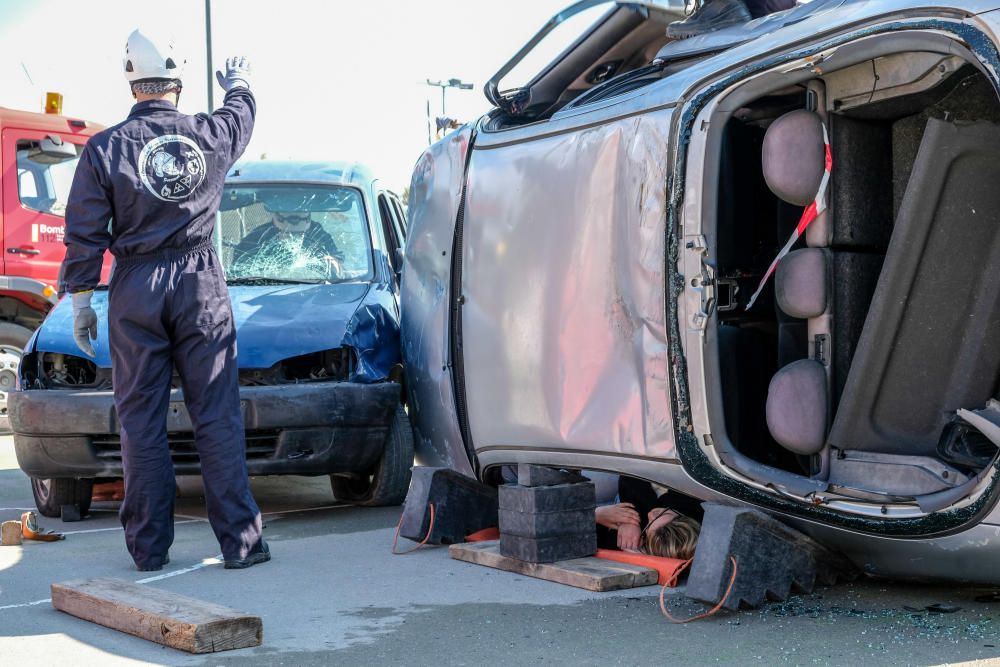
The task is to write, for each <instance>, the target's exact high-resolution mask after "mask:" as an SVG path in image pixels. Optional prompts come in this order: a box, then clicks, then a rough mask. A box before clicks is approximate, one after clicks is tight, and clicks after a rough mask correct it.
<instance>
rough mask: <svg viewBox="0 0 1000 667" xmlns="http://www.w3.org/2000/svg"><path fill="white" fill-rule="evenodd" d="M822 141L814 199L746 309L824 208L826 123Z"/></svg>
mask: <svg viewBox="0 0 1000 667" xmlns="http://www.w3.org/2000/svg"><path fill="white" fill-rule="evenodd" d="M823 143H824V145H825V146H826V166H825V168H824V170H823V180H822V181H820V184H819V192H817V193H816V199H814V200H813V203H811V204H809V206H807V207H806V210H805V211H803V212H802V218H801V219H799V224H798V225H796V226H795V231H793V232H792V235H791V237H789V239H788V242H787V243H785V246H784V247H783V248H782V249H781V251H780V252H779V253H778V256H777V257H775V258H774V261H773V262H771V266H769V267H768V269H767V273H765V274H764V277H763V278H761V279H760V284H759V285H757V291H756V292H754V293H753V296H752V297H750V302H749V303H747V307H746V309H747V310H750V309H751V308H753V304H754V302H755V301H757V297H759V296H760V293H761V292H763V291H764V286H765V285H767V281H768V280H770V279H771V276H772V275H773V274H774V272H775V270H777V268H778V262H780V261H781V260H782V259H784V258H785V255H787V254H788V253H789V252H791V250H792V246H794V245H795V242H796V241H798V240H799V238H800V237H801V236H802V235H803V234H804V233H805V231H806V228H807V227H809V225H811V224H812V222H813V221H814V220H815V219H816V218H818V217H819V216H820V214H822V213H823V211H825V210H826V191H827V188H828V187H829V186H830V174H831V172H832V171H833V154H832V153H831V152H830V137H829V135H828V134H827V133H826V125H823Z"/></svg>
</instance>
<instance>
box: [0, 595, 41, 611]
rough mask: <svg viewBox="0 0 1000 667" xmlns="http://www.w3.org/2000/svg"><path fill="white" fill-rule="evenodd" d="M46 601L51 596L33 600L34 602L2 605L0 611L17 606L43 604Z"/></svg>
mask: <svg viewBox="0 0 1000 667" xmlns="http://www.w3.org/2000/svg"><path fill="white" fill-rule="evenodd" d="M46 602H52V598H45V599H44V600H35V601H34V602H22V603H21V604H9V605H6V606H4V607H0V611H3V610H4V609H17V608H19V607H35V606H37V605H40V604H45V603H46Z"/></svg>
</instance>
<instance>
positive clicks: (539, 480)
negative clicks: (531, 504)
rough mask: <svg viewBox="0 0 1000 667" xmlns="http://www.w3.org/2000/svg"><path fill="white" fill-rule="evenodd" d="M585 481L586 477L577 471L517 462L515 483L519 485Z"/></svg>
mask: <svg viewBox="0 0 1000 667" xmlns="http://www.w3.org/2000/svg"><path fill="white" fill-rule="evenodd" d="M586 481H587V478H586V477H584V476H583V475H581V474H580V473H578V472H567V471H565V470H557V469H555V468H549V467H547V466H536V465H532V464H530V463H519V464H518V466H517V483H518V484H520V485H521V486H556V485H557V484H579V483H580V482H586Z"/></svg>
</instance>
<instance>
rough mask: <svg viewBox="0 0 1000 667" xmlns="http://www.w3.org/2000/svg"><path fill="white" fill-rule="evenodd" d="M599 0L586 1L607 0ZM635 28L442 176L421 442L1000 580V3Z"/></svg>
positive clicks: (606, 29) (420, 175) (424, 207)
mask: <svg viewBox="0 0 1000 667" xmlns="http://www.w3.org/2000/svg"><path fill="white" fill-rule="evenodd" d="M593 4H595V3H593V2H584V3H578V5H576V6H574V7H575V8H576V9H580V8H582V7H583V6H590V5H593ZM682 4H683V3H680V2H673V3H642V2H638V3H636V2H618V3H606V5H607V11H606V12H605V13H604V14H603V15H602V16H601V17H600V18H598V19H597V20H596V22H594V23H593V24H592V25H591V26H590V27H588V28H587V29H586V30H584V31H583V32H582V34H580V36H579V38H578V39H576V41H575V42H573V44H572V45H571V46H570V47H569V48H567V49H565V50H564V51H562V53H561V54H560V55H559V56H558V57H557V58H556V59H555V60H554V61H553V62H551V63H550V64H549V65H548V66H547V67H545V68H543V69H542V70H541V71H540V72H539V73H538V74H537V75H535V76H534V77H533V78H530V79H529V80H528V83H526V84H524V85H519V86H516V87H513V88H511V87H505V86H504V81H503V78H504V77H505V76H506V75H507V73H508V72H511V71H512V70H513V69H514V68H515V66H516V65H517V64H518V63H517V61H518V60H520V58H522V57H523V56H524V55H525V54H526V53H527V52H528V51H530V47H532V46H533V45H534V44H535V43H536V42H537V41H539V40H541V39H542V38H543V37H544V35H545V32H546V31H547V30H549V29H551V28H552V27H553V26H554V25H556V24H558V23H559V22H560V21H561V20H563V19H564V18H565V17H566V16H567V15H569V14H572V11H573V8H571V10H568V11H567V12H565V13H564V14H562V15H560V16H559V17H557V18H556V19H554V20H553V21H552V22H550V24H549V26H546V28H545V29H544V30H543V32H542V33H540V34H539V36H538V37H537V38H536V39H535V40H533V41H532V43H531V44H529V45H528V47H526V48H525V49H523V50H522V52H521V53H519V54H518V56H517V57H516V58H515V60H514V61H512V63H508V65H507V66H505V67H504V68H503V69H502V70H501V72H500V74H499V75H498V76H497V77H495V78H494V80H493V81H491V82H490V84H488V86H487V96H488V97H489V98H490V100H491V101H492V102H493V104H494V105H495V108H494V109H493V110H492V111H491V112H490V113H489V114H487V115H486V116H484V117H483V118H481V119H479V120H478V121H477V122H476V123H474V124H472V125H469V126H466V127H464V128H462V129H461V130H459V131H457V132H456V133H454V134H452V135H450V136H448V137H446V138H445V139H443V140H442V141H440V142H438V143H437V144H435V145H434V146H432V147H431V148H430V149H428V151H427V152H426V153H425V154H424V155H423V156H422V157H421V158H420V160H419V161H418V163H417V165H416V169H415V172H414V175H413V181H412V185H411V191H410V208H409V212H410V234H409V239H408V246H407V251H406V258H405V264H404V271H403V282H402V295H401V299H402V323H401V326H402V333H401V335H402V344H403V357H404V361H405V364H406V367H407V382H408V391H409V394H410V406H411V413H412V416H413V420H414V427H415V432H416V435H417V441H418V442H417V449H418V454H419V456H420V457H422V458H423V459H424V460H425V461H428V462H434V463H438V464H445V465H450V466H452V467H454V468H456V469H458V470H460V471H464V472H466V473H469V474H475V475H477V476H479V477H480V478H482V479H487V480H490V479H491V478H492V475H493V474H494V472H493V471H494V470H496V469H497V467H498V466H500V465H503V464H510V463H516V462H528V463H540V464H547V465H555V466H563V467H570V468H588V469H597V470H608V471H612V472H618V473H622V474H627V475H632V476H635V477H639V478H643V479H647V480H651V481H654V482H657V483H660V484H664V485H667V486H670V487H672V488H675V489H677V490H679V491H682V492H684V493H688V494H690V495H692V496H696V497H699V498H703V499H722V500H729V501H739V502H743V503H748V504H751V505H754V506H756V507H759V508H762V509H764V510H767V511H770V512H773V513H777V514H779V515H781V516H782V517H783V518H785V519H786V520H789V521H791V522H792V523H794V525H796V526H797V527H799V528H800V529H802V530H804V531H806V532H808V533H809V534H811V535H813V536H814V537H817V538H818V539H820V540H821V541H823V542H825V543H827V544H834V545H835V546H836V547H837V548H839V549H840V550H842V551H844V552H845V553H846V554H847V555H848V556H849V557H850V558H851V559H852V560H854V561H855V562H856V563H857V564H858V565H859V566H861V567H862V568H863V569H864V570H865V571H866V572H868V573H871V574H876V575H884V576H893V577H914V578H947V579H954V580H965V581H976V582H983V583H992V584H996V583H1000V557H998V555H1000V509H997V508H996V502H997V499H998V497H1000V463H998V457H997V444H998V442H1000V403H998V402H997V398H998V397H1000V387H998V384H1000V187H998V186H997V183H1000V159H998V156H1000V125H998V124H997V123H1000V97H998V93H997V91H998V73H1000V53H998V38H997V36H996V35H997V31H998V30H1000V0H965V1H958V0H941V1H939V2H935V3H929V2H919V1H917V0H883V1H880V2H869V1H864V0H815V1H814V2H811V3H809V4H806V5H802V6H799V7H797V8H795V9H792V10H790V11H788V12H784V13H781V14H775V15H772V16H769V17H766V18H763V19H758V20H756V21H753V22H751V23H748V24H746V25H744V26H740V27H737V28H730V29H726V30H722V31H718V32H715V33H710V34H708V35H705V36H702V37H696V38H693V39H688V40H684V41H677V42H670V41H668V40H667V38H666V37H665V32H664V28H665V26H666V25H667V24H668V23H669V22H671V21H674V20H677V19H679V18H682V16H683V7H682V6H681V5H682Z"/></svg>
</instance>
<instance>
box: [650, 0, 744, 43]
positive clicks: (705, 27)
mask: <svg viewBox="0 0 1000 667" xmlns="http://www.w3.org/2000/svg"><path fill="white" fill-rule="evenodd" d="M752 18H753V17H752V16H750V10H749V9H747V6H746V4H745V3H744V2H743V0H705V3H704V4H703V5H702V6H701V7H699V8H698V10H697V11H695V13H694V14H692V15H691V16H689V17H687V18H686V19H684V20H683V21H675V22H674V23H671V24H670V25H669V26H667V37H670V38H671V39H687V38H688V37H697V36H698V35H703V34H705V33H707V32H712V31H714V30H721V29H722V28H728V27H729V26H733V25H740V24H741V23H746V22H748V21H750V20H752Z"/></svg>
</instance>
